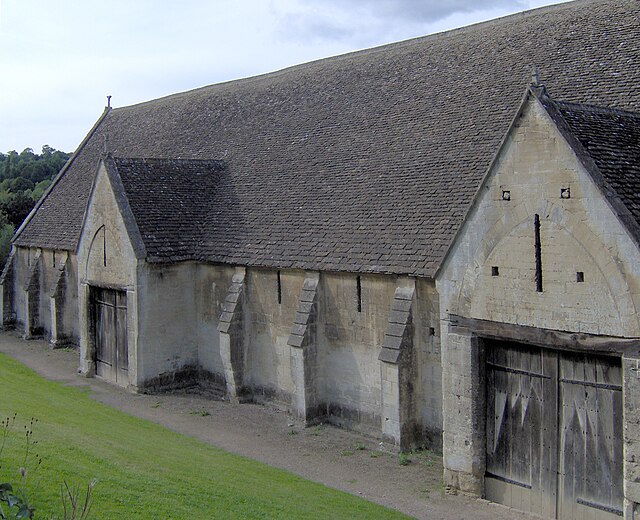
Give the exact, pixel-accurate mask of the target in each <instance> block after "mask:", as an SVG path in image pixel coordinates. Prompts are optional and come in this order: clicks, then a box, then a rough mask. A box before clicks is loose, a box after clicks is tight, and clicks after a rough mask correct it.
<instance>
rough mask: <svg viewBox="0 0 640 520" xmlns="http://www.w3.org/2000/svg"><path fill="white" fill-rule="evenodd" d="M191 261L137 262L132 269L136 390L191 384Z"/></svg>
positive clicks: (194, 364)
mask: <svg viewBox="0 0 640 520" xmlns="http://www.w3.org/2000/svg"><path fill="white" fill-rule="evenodd" d="M196 269H197V268H196V265H195V264H194V263H192V262H184V263H179V264H169V265H153V264H148V263H146V262H140V264H139V267H138V274H137V288H136V290H137V306H138V323H137V334H138V340H137V363H138V379H137V381H136V382H135V384H136V386H137V387H138V389H139V390H145V391H157V390H160V389H163V388H176V387H182V386H192V385H193V384H194V383H197V378H198V370H199V361H198V313H197V299H196V294H195V280H196Z"/></svg>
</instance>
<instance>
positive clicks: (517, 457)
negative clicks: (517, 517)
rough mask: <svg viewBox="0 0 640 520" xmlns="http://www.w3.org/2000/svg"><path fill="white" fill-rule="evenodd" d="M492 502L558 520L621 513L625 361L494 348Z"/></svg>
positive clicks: (490, 351)
mask: <svg viewBox="0 0 640 520" xmlns="http://www.w3.org/2000/svg"><path fill="white" fill-rule="evenodd" d="M486 374H487V424H486V431H487V473H486V478H485V490H486V496H487V498H488V499H489V500H493V501H495V502H501V503H503V504H506V505H509V506H512V507H514V508H517V509H520V510H523V511H531V512H535V513H537V514H540V515H543V516H546V517H549V518H559V519H563V520H564V519H570V520H587V519H589V520H601V519H613V518H619V517H620V516H621V515H622V392H621V370H620V360H619V359H616V358H609V357H601V356H591V355H584V354H572V353H564V352H558V351H554V350H548V349H542V348H537V347H529V346H525V345H521V344H517V343H509V342H488V346H487V371H486Z"/></svg>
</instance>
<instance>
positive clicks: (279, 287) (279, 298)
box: [277, 271, 282, 305]
mask: <svg viewBox="0 0 640 520" xmlns="http://www.w3.org/2000/svg"><path fill="white" fill-rule="evenodd" d="M277 285H278V287H277V288H278V305H280V304H281V303H282V278H281V277H280V271H278V273H277Z"/></svg>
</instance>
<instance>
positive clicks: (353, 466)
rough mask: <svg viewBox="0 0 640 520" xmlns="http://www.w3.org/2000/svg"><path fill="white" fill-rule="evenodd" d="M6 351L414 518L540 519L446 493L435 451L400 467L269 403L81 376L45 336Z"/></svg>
mask: <svg viewBox="0 0 640 520" xmlns="http://www.w3.org/2000/svg"><path fill="white" fill-rule="evenodd" d="M0 352H4V353H5V354H8V355H9V356H11V357H13V358H15V359H17V360H18V361H20V362H21V363H23V364H25V365H27V366H28V367H30V368H32V369H33V370H35V371H36V372H37V373H38V374H40V375H41V376H43V377H46V378H47V379H51V380H54V381H59V382H61V383H63V384H66V385H70V386H80V387H88V388H89V390H90V395H91V397H92V398H93V399H95V400H96V401H99V402H101V403H104V404H106V405H109V406H112V407H113V408H116V409H118V410H121V411H123V412H126V413H128V414H130V415H134V416H136V417H140V418H143V419H147V420H150V421H153V422H155V423H158V424H161V425H163V426H165V427H166V428H169V429H170V430H173V431H175V432H178V433H181V434H184V435H189V436H191V437H195V438H197V439H199V440H201V441H203V442H206V443H209V444H212V445H214V446H217V447H219V448H222V449H224V450H227V451H230V452H233V453H238V454H240V455H244V456H246V457H249V458H252V459H255V460H259V461H261V462H264V463H266V464H269V465H271V466H276V467H279V468H283V469H286V470H288V471H291V472H293V473H295V474H297V475H300V476H301V477H304V478H306V479H309V480H313V481H316V482H321V483H322V484H325V485H327V486H330V487H332V488H336V489H340V490H343V491H346V492H347V493H352V494H354V495H359V496H361V497H363V498H366V499H367V500H371V501H373V502H377V503H378V504H382V505H385V506H388V507H391V508H394V509H397V510H398V511H402V512H403V513H406V514H408V515H411V516H414V517H416V518H424V519H429V520H436V519H442V520H454V519H456V520H457V519H474V520H475V519H478V520H511V519H514V520H527V519H532V518H537V517H534V516H531V515H526V514H523V513H519V512H517V511H514V510H512V509H508V508H506V507H504V506H501V505H497V504H492V503H489V502H487V501H485V500H478V499H473V498H470V497H466V496H461V495H457V496H451V495H447V494H445V492H444V489H443V486H442V462H441V457H440V456H438V455H437V454H430V453H429V452H424V453H420V454H417V455H409V459H411V462H410V463H409V464H407V465H405V466H401V465H400V464H398V457H397V456H395V455H391V454H388V453H385V452H383V451H381V450H380V446H379V445H378V441H376V440H373V439H371V438H368V437H364V436H362V435H359V434H357V433H354V432H349V431H346V430H341V429H339V428H335V427H332V426H330V425H320V426H317V427H311V428H304V427H303V426H302V424H301V423H300V422H298V421H296V420H294V419H292V418H291V417H290V416H289V415H287V414H286V413H283V412H280V411H277V410H274V409H272V408H269V407H266V406H260V405H252V404H242V405H234V404H232V403H229V402H226V401H215V400H211V399H208V398H207V397H206V396H203V395H196V394H189V393H173V394H161V395H140V394H132V393H129V392H127V391H125V390H123V389H121V388H119V387H116V386H114V385H111V384H108V383H105V382H104V381H101V380H99V379H95V378H91V379H87V378H84V377H81V376H79V375H78V374H77V370H76V368H77V359H78V355H77V352H75V351H71V350H64V349H63V350H51V349H49V348H48V345H47V344H46V343H45V342H44V341H37V340H32V341H23V340H21V339H19V338H18V337H17V336H16V335H15V334H13V333H8V332H0Z"/></svg>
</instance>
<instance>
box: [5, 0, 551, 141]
mask: <svg viewBox="0 0 640 520" xmlns="http://www.w3.org/2000/svg"><path fill="white" fill-rule="evenodd" d="M559 2H560V0H480V1H479V0H179V1H175V0H173V1H170V0H162V1H161V0H0V152H5V153H6V152H8V151H10V150H16V151H18V152H20V151H22V150H24V149H25V148H27V147H29V148H33V150H34V151H35V152H36V153H39V152H40V150H41V149H42V146H43V145H44V144H47V145H49V146H52V147H53V148H56V149H58V150H63V151H66V152H70V151H73V150H75V148H76V147H77V146H78V145H79V144H80V141H81V140H82V139H83V138H84V136H85V135H86V134H87V132H88V131H89V130H90V128H91V126H92V125H93V123H94V122H95V121H96V119H97V118H98V117H99V116H100V114H101V113H102V111H103V109H104V106H105V105H106V96H107V95H111V96H112V101H111V104H112V106H114V107H119V106H126V105H131V104H135V103H140V102H142V101H147V100H150V99H154V98H158V97H162V96H165V95H169V94H172V93H175V92H181V91H185V90H190V89H193V88H197V87H201V86H204V85H210V84H213V83H219V82H222V81H228V80H232V79H237V78H242V77H246V76H253V75H256V74H262V73H265V72H270V71H274V70H278V69H282V68H285V67H288V66H291V65H295V64H298V63H304V62H308V61H312V60H315V59H319V58H323V57H327V56H334V55H336V54H342V53H345V52H349V51H353V50H358V49H364V48H367V47H374V46H377V45H382V44H385V43H390V42H394V41H400V40H405V39H408V38H413V37H417V36H423V35H426V34H432V33H435V32H441V31H443V30H448V29H452V28H455V27H461V26H464V25H469V24H472V23H476V22H479V21H484V20H489V19H492V18H497V17H500V16H504V15H507V14H510V13H514V12H518V11H523V10H526V9H531V8H535V7H540V6H543V5H548V4H553V3H559Z"/></svg>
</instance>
